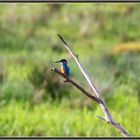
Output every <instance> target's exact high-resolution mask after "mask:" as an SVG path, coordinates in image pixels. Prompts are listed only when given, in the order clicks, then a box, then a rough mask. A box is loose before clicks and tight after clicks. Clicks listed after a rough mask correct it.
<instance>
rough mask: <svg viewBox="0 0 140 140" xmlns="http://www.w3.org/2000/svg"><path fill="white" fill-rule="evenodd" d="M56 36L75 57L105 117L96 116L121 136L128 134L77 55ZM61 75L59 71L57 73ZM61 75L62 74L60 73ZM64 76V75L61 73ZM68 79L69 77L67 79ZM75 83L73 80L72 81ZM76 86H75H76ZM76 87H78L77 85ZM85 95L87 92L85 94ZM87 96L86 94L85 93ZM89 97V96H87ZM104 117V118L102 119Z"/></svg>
mask: <svg viewBox="0 0 140 140" xmlns="http://www.w3.org/2000/svg"><path fill="white" fill-rule="evenodd" d="M58 37H59V38H60V40H61V41H62V43H63V45H64V47H65V48H66V49H67V50H68V51H69V53H70V54H71V55H72V57H73V58H74V59H75V61H76V63H77V65H78V67H79V69H80V71H81V72H82V74H83V75H84V77H85V78H86V80H87V82H88V84H89V85H90V87H91V88H92V90H93V92H94V94H95V96H92V100H94V101H96V102H98V103H99V105H100V107H101V108H102V110H103V112H104V114H105V117H98V118H100V119H101V118H102V120H105V121H106V122H107V123H108V124H111V125H112V126H114V127H115V128H116V129H117V130H118V131H119V132H120V133H121V134H122V135H123V136H130V134H129V133H128V132H127V130H125V129H124V128H123V127H122V126H121V125H120V124H119V123H117V122H115V121H114V120H113V118H112V116H111V114H110V111H109V109H108V108H107V105H106V103H105V101H104V100H103V99H102V98H101V96H100V95H99V92H98V90H97V88H96V86H95V85H94V84H92V82H91V80H90V78H89V76H88V75H87V74H86V72H85V71H84V69H83V67H82V65H81V63H80V61H79V60H78V57H77V55H76V54H75V53H74V52H73V51H72V49H71V48H70V46H69V45H68V44H67V43H66V41H64V39H63V38H62V36H60V35H58ZM52 70H54V71H55V72H56V73H58V71H57V70H56V69H52ZM58 74H60V75H61V73H58ZM61 76H62V75H61ZM63 77H64V75H63ZM67 80H70V79H67ZM69 82H70V83H73V82H74V81H73V82H72V81H71V80H70V81H69ZM74 83H75V82H74ZM73 85H74V86H76V85H75V84H73ZM76 87H77V86H76ZM77 88H78V87H77ZM81 91H82V92H83V93H84V94H85V93H87V92H85V90H84V91H83V90H81ZM86 95H87V94H86ZM87 96H88V95H87ZM88 97H89V96H88ZM89 98H90V97H89ZM96 99H97V100H96ZM103 118H104V119H103Z"/></svg>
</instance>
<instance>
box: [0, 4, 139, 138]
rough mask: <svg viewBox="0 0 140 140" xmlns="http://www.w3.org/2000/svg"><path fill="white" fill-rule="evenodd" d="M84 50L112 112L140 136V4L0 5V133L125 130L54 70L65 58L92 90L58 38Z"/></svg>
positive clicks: (80, 52)
mask: <svg viewBox="0 0 140 140" xmlns="http://www.w3.org/2000/svg"><path fill="white" fill-rule="evenodd" d="M57 34H61V35H62V36H63V37H64V38H65V40H66V41H67V42H68V43H69V44H70V45H71V46H72V49H73V50H74V51H75V53H76V54H78V56H79V59H80V61H81V63H82V64H83V67H84V68H85V70H86V71H87V73H88V75H89V76H90V77H91V79H92V80H93V81H94V83H95V84H96V86H97V87H98V89H99V91H100V93H101V94H102V96H103V98H104V100H105V101H106V104H107V106H108V107H109V109H110V112H111V114H112V116H113V118H114V119H115V120H116V121H118V122H119V123H120V124H122V125H123V126H124V127H125V128H126V129H127V130H128V131H129V132H130V133H131V134H132V135H133V136H139V135H140V117H139V116H140V109H139V106H140V5H139V4H137V5H136V4H45V3H44V4H41V3H37V4H36V3H34V4H30V3H28V4H26V3H25V4H20V3H19V4H17V3H13V4H0V112H1V113H0V135H1V136H121V135H120V134H119V133H118V132H117V131H116V130H115V129H114V128H113V127H112V126H110V125H107V124H106V123H105V122H104V121H101V120H99V119H98V118H97V117H96V116H97V115H99V116H103V112H102V110H101V108H100V107H99V106H98V105H97V104H96V103H94V102H92V101H91V100H90V99H88V97H86V96H85V95H83V94H81V93H80V91H78V90H77V89H76V88H74V87H73V86H71V85H70V84H65V83H63V78H62V77H60V76H58V75H57V74H55V73H53V72H51V71H50V69H51V68H52V67H57V68H59V67H60V66H59V65H58V64H55V63H54V61H56V60H60V59H61V58H66V59H67V60H68V63H69V66H70V68H71V78H72V79H74V80H75V81H77V82H78V83H79V84H80V85H81V86H83V87H85V89H86V90H88V91H89V92H90V91H91V89H90V87H89V86H88V84H87V82H86V80H85V79H84V77H83V75H82V74H81V73H80V71H79V69H78V67H77V65H76V63H75V61H74V60H73V58H72V57H71V56H70V55H69V53H68V51H67V50H66V49H65V48H64V47H63V45H62V44H61V41H60V40H59V38H58V37H57Z"/></svg>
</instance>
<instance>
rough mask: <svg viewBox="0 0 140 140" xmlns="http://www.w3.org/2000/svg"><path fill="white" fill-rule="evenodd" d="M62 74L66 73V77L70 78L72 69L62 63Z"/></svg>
mask: <svg viewBox="0 0 140 140" xmlns="http://www.w3.org/2000/svg"><path fill="white" fill-rule="evenodd" d="M61 72H62V73H64V74H65V75H67V76H68V77H69V76H70V68H69V66H68V65H67V64H66V63H64V62H61Z"/></svg>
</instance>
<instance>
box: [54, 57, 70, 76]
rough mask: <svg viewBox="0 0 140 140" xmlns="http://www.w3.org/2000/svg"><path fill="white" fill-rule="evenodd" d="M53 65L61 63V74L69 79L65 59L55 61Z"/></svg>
mask: <svg viewBox="0 0 140 140" xmlns="http://www.w3.org/2000/svg"><path fill="white" fill-rule="evenodd" d="M55 63H61V69H60V71H61V73H62V74H63V75H64V76H65V77H68V78H69V77H70V68H69V66H68V64H67V60H66V59H61V60H59V61H56V62H55Z"/></svg>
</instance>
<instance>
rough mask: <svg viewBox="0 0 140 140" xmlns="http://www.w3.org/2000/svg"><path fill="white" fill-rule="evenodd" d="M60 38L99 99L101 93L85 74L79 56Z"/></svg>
mask: <svg viewBox="0 0 140 140" xmlns="http://www.w3.org/2000/svg"><path fill="white" fill-rule="evenodd" d="M58 37H59V38H60V39H61V41H62V42H63V44H64V46H65V48H66V49H67V50H68V51H69V53H70V54H71V55H72V56H73V58H74V59H75V61H76V63H77V65H78V67H79V69H80V70H81V72H82V74H83V75H84V77H85V78H86V80H87V82H88V83H89V85H90V87H91V88H92V90H93V92H94V94H95V95H96V96H97V97H99V93H98V92H97V88H96V87H95V85H93V84H92V82H91V80H90V79H89V76H88V75H87V74H86V73H85V71H84V69H83V67H82V64H81V63H80V62H79V60H78V55H77V54H75V53H74V52H73V51H72V49H71V48H70V46H69V45H68V44H67V43H66V42H65V41H64V39H63V38H62V36H61V35H59V34H58Z"/></svg>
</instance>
